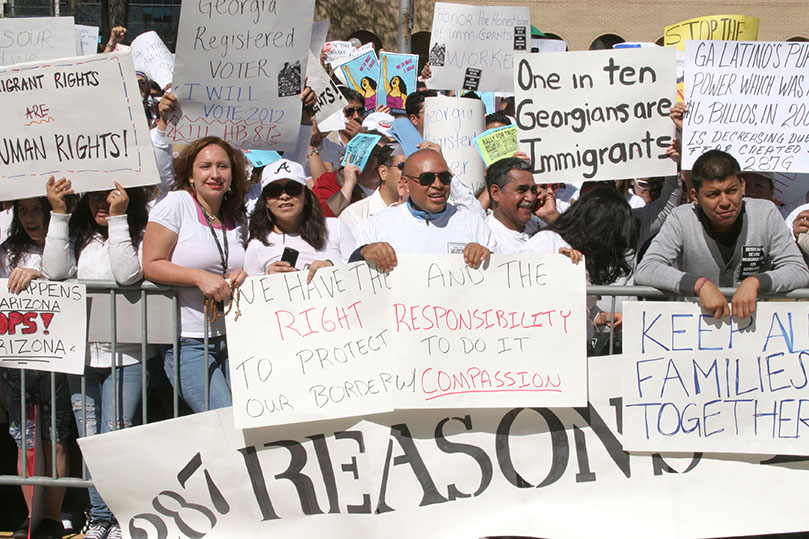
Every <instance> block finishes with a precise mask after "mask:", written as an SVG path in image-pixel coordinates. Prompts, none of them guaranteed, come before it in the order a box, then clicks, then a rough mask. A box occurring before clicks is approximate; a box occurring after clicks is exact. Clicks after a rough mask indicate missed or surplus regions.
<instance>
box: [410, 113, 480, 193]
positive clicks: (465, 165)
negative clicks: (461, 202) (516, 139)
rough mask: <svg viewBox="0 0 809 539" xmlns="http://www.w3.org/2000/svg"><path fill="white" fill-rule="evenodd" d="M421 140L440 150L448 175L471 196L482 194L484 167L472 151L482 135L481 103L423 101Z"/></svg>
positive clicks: (476, 154) (475, 151)
mask: <svg viewBox="0 0 809 539" xmlns="http://www.w3.org/2000/svg"><path fill="white" fill-rule="evenodd" d="M423 114H424V140H428V141H430V142H435V143H436V144H438V145H439V146H441V152H442V153H443V155H444V159H446V161H447V164H448V165H449V169H450V171H451V172H452V173H453V174H454V175H455V176H457V177H458V179H460V180H461V181H462V182H463V183H465V184H466V185H468V186H469V187H470V189H472V191H474V192H475V195H477V194H479V193H480V192H481V191H483V188H484V187H485V181H484V179H483V176H484V172H485V167H484V166H483V160H482V159H481V158H480V155H479V154H478V151H477V149H476V148H475V137H476V136H478V135H479V134H481V133H482V132H483V131H485V129H486V127H485V125H486V124H485V122H484V119H485V117H486V113H485V109H484V107H483V102H482V101H480V100H479V99H464V98H462V97H428V98H427V99H425V100H424V113H423Z"/></svg>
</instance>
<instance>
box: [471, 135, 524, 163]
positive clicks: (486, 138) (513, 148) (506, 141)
mask: <svg viewBox="0 0 809 539" xmlns="http://www.w3.org/2000/svg"><path fill="white" fill-rule="evenodd" d="M474 140H475V147H476V148H477V149H478V152H479V153H480V157H481V158H483V162H484V163H485V164H486V166H487V167H488V166H490V165H491V164H492V163H495V162H497V161H499V160H501V159H505V158H506V157H512V156H513V155H514V154H515V153H517V150H518V149H519V148H518V147H517V126H516V125H504V126H501V127H493V128H492V129H487V130H486V131H484V132H483V133H481V134H480V135H478V136H476V137H475V139H474Z"/></svg>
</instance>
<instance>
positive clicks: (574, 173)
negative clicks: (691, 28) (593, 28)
mask: <svg viewBox="0 0 809 539" xmlns="http://www.w3.org/2000/svg"><path fill="white" fill-rule="evenodd" d="M674 74H675V58H674V49H673V48H664V47H655V48H634V49H615V50H601V51H579V52H553V53H544V54H519V55H517V59H516V65H515V69H514V87H515V103H516V110H515V118H516V120H517V129H518V134H517V136H518V142H519V146H520V149H521V150H522V151H524V152H525V153H526V154H528V156H529V157H530V158H531V163H532V164H533V167H534V170H533V172H534V180H535V181H536V182H537V183H548V182H556V181H565V182H576V181H586V180H618V179H623V178H644V177H650V176H669V175H673V174H676V172H677V164H676V163H675V162H674V161H673V160H672V159H670V158H669V157H668V155H667V152H666V150H667V148H668V147H669V145H670V144H671V143H672V141H673V140H674V124H673V123H672V122H671V120H670V119H669V112H670V110H671V106H672V105H673V104H674V95H675V75H674Z"/></svg>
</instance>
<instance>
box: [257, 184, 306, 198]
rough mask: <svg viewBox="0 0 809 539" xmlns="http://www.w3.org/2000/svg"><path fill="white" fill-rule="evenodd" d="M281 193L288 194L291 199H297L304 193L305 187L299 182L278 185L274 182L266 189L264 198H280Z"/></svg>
mask: <svg viewBox="0 0 809 539" xmlns="http://www.w3.org/2000/svg"><path fill="white" fill-rule="evenodd" d="M281 193H286V194H288V195H289V196H291V197H296V196H298V195H300V194H301V193H303V185H301V184H299V183H298V182H287V183H277V182H273V183H271V184H270V185H268V186H267V187H265V188H264V196H265V197H267V198H278V197H280V196H281Z"/></svg>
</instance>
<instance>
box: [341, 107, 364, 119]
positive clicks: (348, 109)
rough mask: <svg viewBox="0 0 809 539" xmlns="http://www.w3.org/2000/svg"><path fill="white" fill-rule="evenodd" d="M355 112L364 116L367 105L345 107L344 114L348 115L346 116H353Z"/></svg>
mask: <svg viewBox="0 0 809 539" xmlns="http://www.w3.org/2000/svg"><path fill="white" fill-rule="evenodd" d="M355 113H356V114H359V115H360V116H364V115H365V107H346V108H344V109H343V114H345V115H346V118H351V117H352V116H354V114H355Z"/></svg>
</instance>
